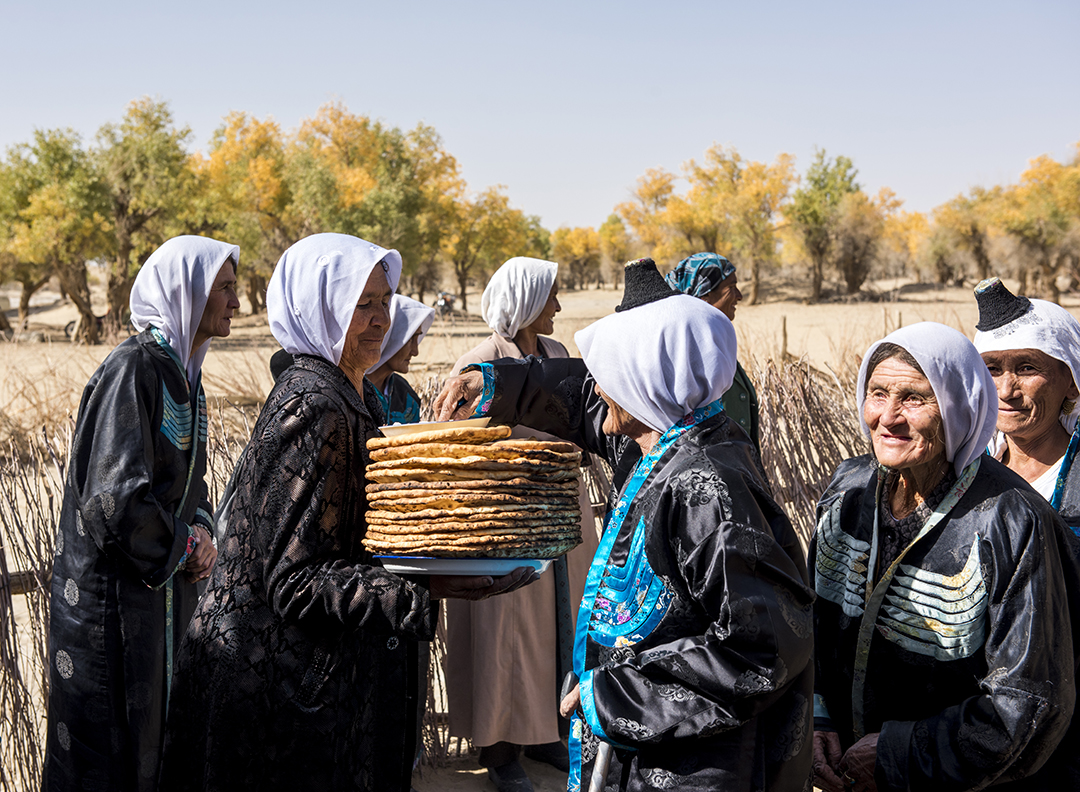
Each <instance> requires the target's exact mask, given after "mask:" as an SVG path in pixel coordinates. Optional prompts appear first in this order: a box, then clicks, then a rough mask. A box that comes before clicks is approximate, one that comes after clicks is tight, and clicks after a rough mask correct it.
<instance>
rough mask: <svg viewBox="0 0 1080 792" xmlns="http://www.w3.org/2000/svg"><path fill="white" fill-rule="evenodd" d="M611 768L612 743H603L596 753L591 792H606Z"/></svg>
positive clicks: (590, 778) (590, 779) (590, 786)
mask: <svg viewBox="0 0 1080 792" xmlns="http://www.w3.org/2000/svg"><path fill="white" fill-rule="evenodd" d="M610 768H611V743H606V742H602V743H600V747H599V748H598V749H597V751H596V761H595V762H593V767H592V775H591V776H589V792H604V782H606V781H607V774H608V770H609V769H610Z"/></svg>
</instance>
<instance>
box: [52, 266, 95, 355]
mask: <svg viewBox="0 0 1080 792" xmlns="http://www.w3.org/2000/svg"><path fill="white" fill-rule="evenodd" d="M57 274H58V275H59V277H60V281H61V282H62V283H63V284H64V289H65V291H67V293H68V297H69V298H70V299H71V302H72V303H74V305H75V308H76V309H77V310H78V311H79V321H78V324H77V327H76V331H75V334H74V336H73V337H72V339H71V340H72V341H82V342H85V343H87V344H96V343H97V342H98V326H97V317H96V316H94V310H93V308H92V307H91V305H90V286H89V284H87V282H86V264H85V262H84V263H83V264H65V265H64V266H63V267H58V268H57Z"/></svg>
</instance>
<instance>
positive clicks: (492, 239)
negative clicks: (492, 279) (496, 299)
mask: <svg viewBox="0 0 1080 792" xmlns="http://www.w3.org/2000/svg"><path fill="white" fill-rule="evenodd" d="M447 231H448V233H447V234H446V235H445V236H444V237H443V252H444V254H445V256H446V258H447V260H448V261H449V262H450V265H451V266H452V267H453V272H454V278H455V280H456V281H457V284H458V298H459V299H460V300H461V310H463V311H464V310H467V308H468V306H467V303H466V289H467V288H468V286H469V283H470V281H472V280H475V279H477V278H480V277H483V276H485V275H486V274H487V273H489V272H491V271H493V270H494V269H495V268H496V267H498V266H499V265H501V264H502V263H503V262H504V261H505V260H506V259H508V258H511V257H513V256H530V255H532V256H538V257H539V256H542V255H543V251H542V250H539V249H538V245H539V244H541V243H542V242H543V235H542V234H539V233H538V223H536V222H535V221H534V219H533V218H529V217H527V216H526V215H525V214H524V213H523V212H522V211H521V210H519V209H515V208H513V207H511V206H510V199H509V198H508V197H507V196H506V194H505V193H504V192H503V191H502V188H500V187H489V188H488V189H486V190H484V191H483V192H481V193H480V194H478V195H476V196H475V197H466V198H464V199H462V200H460V201H458V202H457V203H456V205H455V207H454V212H453V215H452V216H451V218H450V221H449V224H448V226H447Z"/></svg>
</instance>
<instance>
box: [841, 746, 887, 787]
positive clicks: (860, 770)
mask: <svg viewBox="0 0 1080 792" xmlns="http://www.w3.org/2000/svg"><path fill="white" fill-rule="evenodd" d="M877 740H878V733H877V732H875V733H874V734H868V735H866V736H865V737H863V738H862V739H861V740H859V741H858V742H857V743H855V744H854V745H853V746H851V747H850V748H848V750H847V753H846V754H844V758H843V759H841V760H840V777H841V778H843V779H844V780H845V781H846V782H847V784H848V789H851V790H852V792H877V783H876V782H875V781H874V765H876V764H877Z"/></svg>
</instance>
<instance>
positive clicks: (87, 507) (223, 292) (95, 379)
mask: <svg viewBox="0 0 1080 792" xmlns="http://www.w3.org/2000/svg"><path fill="white" fill-rule="evenodd" d="M239 255H240V249H239V248H238V247H236V245H228V244H225V243H224V242H217V241H215V240H213V239H207V238H205V237H195V236H182V237H176V238H174V239H170V240H169V241H168V242H166V243H165V244H163V245H162V246H161V247H160V248H158V249H157V250H156V251H155V252H154V253H153V254H152V255H151V256H150V258H149V259H147V261H146V263H145V264H144V265H143V266H142V269H140V270H139V274H138V275H137V276H136V278H135V283H134V284H133V286H132V288H131V321H132V324H134V325H135V327H136V329H137V330H138V331H139V334H138V335H137V336H134V337H132V338H128V339H127V340H125V341H124V342H123V343H121V344H120V345H119V346H117V347H116V348H115V349H114V350H113V351H112V352H111V353H110V354H109V356H108V357H107V358H105V361H104V362H103V363H102V364H101V366H100V367H99V368H98V370H97V371H96V372H94V375H93V376H92V377H91V378H90V382H89V383H88V384H87V386H86V389H85V390H84V391H83V396H82V402H81V403H80V405H79V417H78V419H77V421H76V426H75V437H74V439H73V440H72V444H71V456H70V458H69V460H68V467H67V477H66V481H65V484H64V504H63V507H62V512H61V517H60V527H59V531H58V534H57V538H56V559H55V561H54V562H53V575H52V597H51V607H52V618H51V624H50V632H49V657H50V661H51V668H50V696H49V724H48V744H47V746H46V752H45V775H44V780H43V784H42V788H43V789H44V790H46V791H47V792H48V791H51V790H83V789H101V790H106V789H107V790H121V791H122V792H127V791H129V790H141V791H145V792H150V791H151V790H155V789H157V776H158V767H159V763H160V758H161V746H162V738H163V734H164V727H165V709H166V704H167V701H168V699H167V694H168V689H169V676H170V674H171V671H172V665H173V652H174V650H175V649H176V648H177V647H179V645H180V639H181V638H182V637H183V634H184V628H185V627H186V626H187V623H188V620H189V619H190V618H191V614H192V613H193V612H194V611H195V605H196V602H197V600H198V594H197V592H196V585H195V583H196V581H199V580H202V579H204V578H205V577H207V576H208V575H209V574H210V569H211V567H212V566H213V564H214V559H215V558H216V557H217V551H216V550H215V549H214V545H213V542H212V541H211V539H210V535H211V533H212V531H213V523H212V518H211V516H210V515H211V514H212V513H213V508H212V507H211V505H210V503H209V502H208V501H207V491H206V482H205V480H204V476H205V473H206V433H207V420H206V398H205V396H204V395H203V388H202V381H201V378H200V371H201V369H202V364H203V359H204V358H205V357H206V352H207V350H208V349H209V348H210V340H211V339H212V338H214V337H223V336H227V335H229V331H230V320H231V318H232V315H233V311H235V310H237V309H238V308H239V307H240V303H239V301H238V300H237V298H236V266H237V262H238V261H239Z"/></svg>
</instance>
